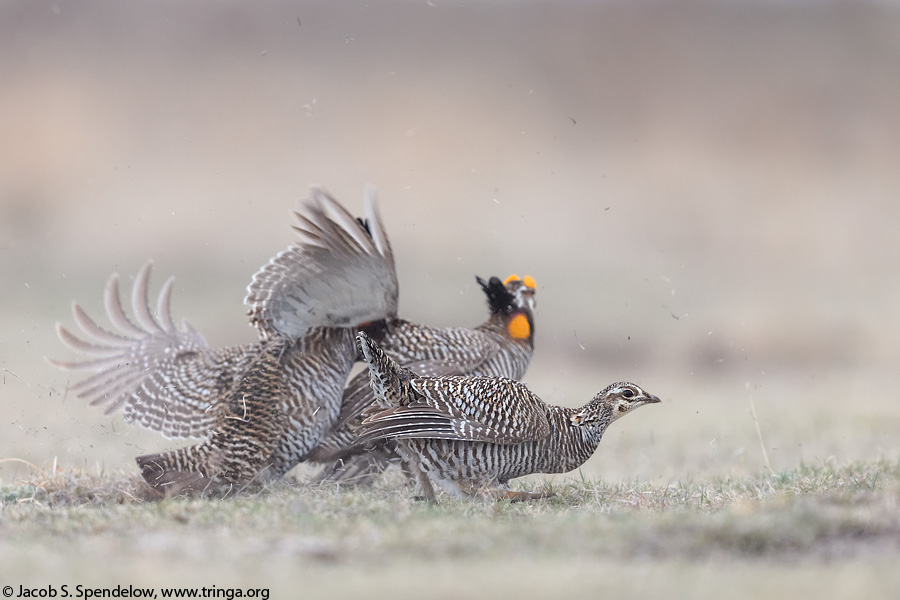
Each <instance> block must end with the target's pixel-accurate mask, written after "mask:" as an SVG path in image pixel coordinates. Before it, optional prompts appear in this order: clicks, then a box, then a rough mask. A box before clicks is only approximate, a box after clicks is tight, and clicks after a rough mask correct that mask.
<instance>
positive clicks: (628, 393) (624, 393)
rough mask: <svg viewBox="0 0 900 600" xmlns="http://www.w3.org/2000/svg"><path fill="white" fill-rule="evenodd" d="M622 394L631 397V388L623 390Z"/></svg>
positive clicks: (632, 394) (632, 393)
mask: <svg viewBox="0 0 900 600" xmlns="http://www.w3.org/2000/svg"><path fill="white" fill-rule="evenodd" d="M622 395H623V396H625V397H626V398H631V397H632V396H634V392H633V391H632V390H625V391H624V392H622Z"/></svg>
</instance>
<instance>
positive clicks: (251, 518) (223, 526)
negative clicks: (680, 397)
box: [0, 460, 900, 598]
mask: <svg viewBox="0 0 900 600" xmlns="http://www.w3.org/2000/svg"><path fill="white" fill-rule="evenodd" d="M392 475H393V476H392ZM531 484H532V485H533V486H545V487H549V488H551V489H552V490H553V491H554V492H556V494H557V495H556V496H555V497H553V498H550V499H546V500H542V501H536V502H529V503H510V502H506V501H503V502H468V501H465V502H461V501H456V500H453V499H449V498H443V499H442V501H441V502H440V503H439V504H438V505H431V504H427V503H424V502H421V501H417V500H415V499H412V498H411V494H410V492H411V490H410V489H408V488H406V486H405V485H404V484H403V482H402V481H400V480H399V478H398V477H396V474H391V473H388V474H386V477H385V479H384V480H383V481H380V482H379V483H378V484H377V485H376V486H375V487H374V488H365V489H356V488H338V487H335V486H312V487H310V486H306V485H302V484H291V483H288V482H284V483H279V484H277V485H273V486H270V487H268V488H266V489H264V490H261V491H258V492H256V493H253V494H251V495H246V496H241V497H237V498H232V499H228V500H221V501H200V500H184V499H173V500H167V501H163V502H158V503H143V502H141V501H139V500H137V499H136V498H135V496H136V495H139V492H137V488H138V487H139V485H138V484H137V482H136V481H135V480H134V479H132V478H130V477H128V476H125V475H96V474H89V473H85V472H80V471H71V470H66V471H57V472H51V473H35V476H34V478H33V479H32V480H31V481H23V482H21V483H19V484H16V485H11V486H5V487H3V488H2V489H0V517H2V521H0V533H2V541H0V563H2V564H3V569H4V574H5V575H4V580H3V583H4V584H8V583H15V584H19V583H22V584H25V585H41V584H42V585H47V584H48V583H53V584H54V585H57V586H58V585H61V584H63V583H70V584H71V585H74V584H76V583H79V582H80V583H83V584H86V585H96V586H104V585H107V586H108V585H115V584H117V583H120V584H122V583H130V584H132V585H140V586H157V587H159V586H163V585H198V586H199V585H207V586H209V585H211V584H215V585H216V586H218V587H220V588H221V587H229V586H231V587H245V588H246V587H269V588H271V590H272V594H273V597H285V596H288V595H290V594H291V593H292V590H293V591H296V590H295V588H296V586H301V585H302V586H303V590H304V593H305V594H310V593H311V594H313V595H314V596H316V597H318V596H319V595H320V594H321V595H327V596H329V597H334V596H339V597H350V596H355V595H357V594H358V593H360V592H362V591H364V590H368V592H369V593H376V594H382V593H385V592H388V591H390V592H391V595H396V596H397V597H400V598H404V597H410V598H411V597H415V596H417V595H420V594H423V593H427V594H428V595H434V596H436V597H447V598H451V597H458V596H459V595H460V594H462V595H465V596H466V597H489V596H496V595H497V594H500V595H501V596H509V595H516V596H520V595H525V596H532V597H533V596H537V595H540V594H541V593H542V592H547V593H549V592H553V593H556V594H563V595H565V596H566V597H594V596H596V594H597V593H598V592H599V591H600V590H602V591H603V593H604V594H609V593H618V592H625V591H630V592H635V591H637V592H640V593H649V594H652V595H657V594H661V593H666V591H667V590H668V593H669V594H675V595H676V596H677V595H680V594H682V593H683V594H684V595H685V597H712V596H713V595H715V596H716V597H719V598H753V597H759V595H760V594H763V593H769V594H772V593H774V594H776V597H784V596H786V595H787V594H788V593H789V592H790V590H803V591H804V594H807V595H809V594H814V595H815V597H822V598H839V597H842V595H843V594H845V593H847V592H848V591H849V586H848V584H847V583H846V580H847V579H853V578H855V577H856V576H859V575H860V574H866V577H867V578H868V579H869V582H868V584H867V585H869V588H868V589H869V592H868V593H869V595H870V596H871V597H885V598H886V597H892V595H895V594H896V593H897V592H898V591H900V576H898V574H897V573H896V570H895V569H893V568H892V567H891V565H892V564H895V561H896V560H897V559H898V558H900V520H898V519H897V510H898V501H900V462H898V461H896V460H892V461H887V460H882V461H875V462H869V463H855V464H849V465H842V466H836V465H834V464H825V465H805V466H802V467H800V468H797V469H795V470H792V471H786V472H782V473H778V474H772V475H759V476H755V477H750V478H744V479H720V480H710V481H707V482H703V483H695V484H677V483H673V484H670V485H666V486H657V485H653V484H648V483H642V482H633V483H617V484H609V483H603V482H598V481H590V480H583V481H578V480H575V479H569V480H567V481H564V482H556V483H550V482H540V481H532V482H531ZM79 548H81V549H83V550H82V551H79V550H78V549H79ZM817 564H819V565H821V564H825V565H827V566H828V568H827V569H826V570H824V571H821V570H816V569H814V568H813V566H814V565H817ZM223 565H232V566H233V568H229V569H223V568H222V567H223ZM701 572H702V573H704V576H703V577H702V580H703V581H704V582H705V583H704V584H703V585H700V581H701V578H700V573H701ZM754 572H755V573H756V574H755V576H751V573H754ZM813 573H817V574H815V575H813ZM13 574H15V575H13ZM735 576H738V577H741V578H743V579H745V581H743V582H741V583H740V584H739V585H736V584H735V583H734V582H733V581H728V583H727V584H726V580H730V579H731V578H732V577H735ZM720 584H721V585H720ZM804 588H805V589H804ZM714 589H715V590H716V591H715V594H713V590H714ZM779 590H780V591H779Z"/></svg>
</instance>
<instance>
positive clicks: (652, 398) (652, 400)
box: [644, 394, 662, 404]
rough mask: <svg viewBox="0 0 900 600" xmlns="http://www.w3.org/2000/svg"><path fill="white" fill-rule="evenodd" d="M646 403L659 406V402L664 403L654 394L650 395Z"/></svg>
mask: <svg viewBox="0 0 900 600" xmlns="http://www.w3.org/2000/svg"><path fill="white" fill-rule="evenodd" d="M644 402H646V403H647V404H657V403H659V402H662V400H660V399H659V396H654V395H653V394H650V397H649V398H647V399H646V400H644Z"/></svg>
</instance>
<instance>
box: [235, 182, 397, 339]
mask: <svg viewBox="0 0 900 600" xmlns="http://www.w3.org/2000/svg"><path fill="white" fill-rule="evenodd" d="M294 214H295V216H296V217H297V221H298V224H297V225H296V226H295V227H294V229H295V231H296V232H297V235H298V237H299V242H298V243H296V244H294V245H292V246H290V247H289V248H288V249H287V250H285V251H283V252H281V253H279V254H278V255H277V256H275V257H274V258H273V259H272V260H270V261H269V262H268V264H266V265H265V266H264V267H263V268H262V269H260V270H259V271H258V272H257V273H256V274H255V275H254V276H253V279H252V281H251V282H250V285H249V286H248V287H247V297H246V299H245V302H246V304H247V306H248V307H249V316H250V321H251V323H253V324H254V325H255V326H256V327H257V328H259V330H260V332H261V333H262V335H263V336H264V337H269V336H272V335H275V334H280V335H283V336H285V337H289V338H298V337H302V336H303V335H305V334H306V332H308V331H309V330H310V329H312V328H313V327H351V326H355V325H359V324H361V323H365V322H369V321H375V320H378V319H384V318H385V317H387V316H391V315H396V313H397V295H398V285H397V274H396V271H395V268H394V254H393V251H392V250H391V245H390V242H389V240H388V237H387V234H386V233H385V230H384V224H383V223H382V220H381V214H380V211H379V210H378V202H377V199H376V197H375V193H374V190H373V189H371V188H370V189H369V190H368V192H367V195H366V201H365V214H366V219H365V220H364V221H361V220H357V219H355V218H354V217H353V215H351V214H350V213H349V212H348V211H347V210H346V209H345V208H344V207H343V206H341V205H340V204H339V203H338V202H337V201H336V200H334V199H333V198H332V197H331V196H329V195H328V194H327V193H326V192H325V191H324V190H321V189H319V188H313V189H312V191H311V197H310V198H309V199H308V200H307V201H306V202H304V203H303V205H302V206H301V210H300V211H299V212H296V213H294Z"/></svg>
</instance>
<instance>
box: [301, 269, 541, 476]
mask: <svg viewBox="0 0 900 600" xmlns="http://www.w3.org/2000/svg"><path fill="white" fill-rule="evenodd" d="M476 280H477V282H478V284H479V285H480V286H481V288H482V290H483V291H484V293H485V295H486V296H487V301H488V309H489V311H490V314H489V316H488V319H487V321H485V322H484V323H482V324H481V325H478V326H477V327H474V328H471V329H470V328H461V327H450V328H442V329H439V328H434V327H428V326H425V325H419V324H416V323H411V322H409V321H407V320H404V319H401V318H399V317H397V316H396V315H391V316H390V317H388V318H387V319H385V320H382V321H379V322H376V323H372V324H369V325H368V326H367V327H365V328H364V330H365V331H366V332H367V333H368V335H369V336H370V337H371V338H373V339H375V340H377V343H378V344H379V346H380V347H381V348H382V350H383V351H384V352H385V353H386V354H387V355H388V356H389V357H390V358H391V359H392V360H393V361H395V362H396V363H398V364H400V365H402V366H403V367H405V368H408V369H410V370H412V371H414V372H416V373H420V374H423V375H427V376H439V375H460V376H476V375H477V376H490V377H508V378H510V379H520V378H522V377H523V376H524V375H525V371H526V369H527V368H528V364H529V362H530V361H531V356H532V354H533V352H534V306H535V302H534V294H535V291H536V289H537V286H536V284H535V281H534V279H533V278H531V277H528V276H526V277H525V278H524V279H521V278H519V277H518V276H516V275H511V276H510V277H508V278H507V279H506V281H505V282H501V281H500V279H499V278H497V277H491V278H490V279H489V280H488V281H484V280H483V279H481V278H480V277H476ZM392 304H394V305H396V302H393V303H392ZM374 400H375V396H374V393H373V391H372V387H371V386H370V385H369V374H368V371H362V372H360V373H359V374H358V375H356V376H355V377H354V378H353V379H352V380H351V381H350V382H349V383H348V385H347V388H346V390H345V391H344V400H343V406H342V407H341V414H340V417H339V419H338V421H337V423H336V425H335V427H334V428H333V430H332V432H331V433H330V434H329V435H328V436H327V437H326V438H325V439H324V440H323V441H322V443H321V444H320V445H319V447H317V448H316V449H315V450H313V451H312V452H311V453H310V455H309V456H308V457H307V459H308V460H310V461H314V462H323V463H331V464H330V465H328V466H327V467H326V468H325V469H324V471H323V473H322V474H321V476H320V478H321V479H325V480H327V479H335V480H350V479H357V480H364V479H365V478H366V477H367V476H370V475H372V474H374V473H377V472H378V471H380V470H382V469H383V468H384V467H385V466H386V465H387V464H388V463H389V462H390V461H391V460H393V459H394V458H395V457H396V456H397V455H396V452H395V451H394V444H393V442H392V441H390V440H383V439H382V440H371V441H370V442H369V443H365V444H363V443H359V441H358V440H357V434H356V429H357V427H358V426H359V424H360V423H361V422H362V416H361V415H362V413H363V411H364V410H366V408H368V407H369V406H371V404H372V402H374Z"/></svg>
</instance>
